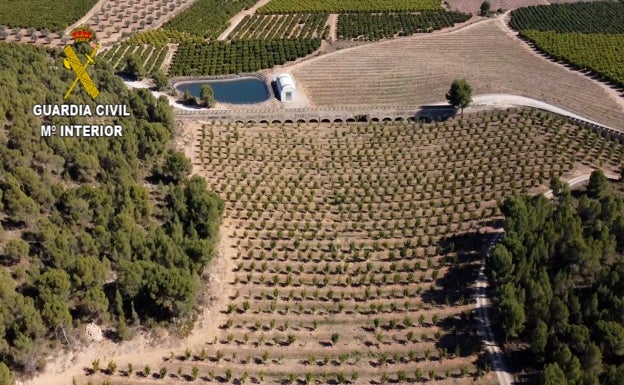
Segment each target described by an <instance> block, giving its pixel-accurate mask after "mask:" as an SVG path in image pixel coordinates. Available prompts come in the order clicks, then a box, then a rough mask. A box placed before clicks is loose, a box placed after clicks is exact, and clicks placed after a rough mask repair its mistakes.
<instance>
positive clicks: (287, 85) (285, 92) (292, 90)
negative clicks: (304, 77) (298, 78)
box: [275, 74, 297, 102]
mask: <svg viewBox="0 0 624 385" xmlns="http://www.w3.org/2000/svg"><path fill="white" fill-rule="evenodd" d="M275 85H276V86H277V92H278V93H279V97H280V100H281V101H282V102H292V101H293V100H295V96H296V95H297V88H296V87H295V82H294V81H293V79H292V77H291V76H290V75H288V74H282V75H277V77H276V78H275Z"/></svg>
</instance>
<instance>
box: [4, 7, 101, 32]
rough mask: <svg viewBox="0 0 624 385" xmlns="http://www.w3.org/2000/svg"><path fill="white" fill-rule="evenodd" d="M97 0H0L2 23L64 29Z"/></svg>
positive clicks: (15, 25)
mask: <svg viewBox="0 0 624 385" xmlns="http://www.w3.org/2000/svg"><path fill="white" fill-rule="evenodd" d="M96 2H97V1H96V0H85V1H78V2H76V1H71V0H59V1H42V0H20V1H19V2H15V1H0V25H5V26H9V27H19V28H28V27H33V28H37V29H44V28H45V29H50V30H63V29H65V28H67V27H68V26H70V25H71V24H72V23H74V22H75V21H76V20H78V19H80V18H81V17H82V16H84V15H85V14H86V13H87V11H89V9H91V7H93V6H94V5H95V3H96Z"/></svg>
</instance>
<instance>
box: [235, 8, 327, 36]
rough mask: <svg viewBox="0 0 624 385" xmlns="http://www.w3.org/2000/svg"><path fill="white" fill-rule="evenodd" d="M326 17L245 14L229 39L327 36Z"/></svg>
mask: <svg viewBox="0 0 624 385" xmlns="http://www.w3.org/2000/svg"><path fill="white" fill-rule="evenodd" d="M328 17H329V14H327V13H306V14H288V15H254V16H245V18H244V19H243V20H242V21H241V22H240V23H239V24H238V25H237V26H236V28H235V29H234V30H233V31H232V33H230V35H229V39H230V40H241V39H248V40H249V39H296V38H301V39H312V38H327V36H328V33H329V27H328V26H327V25H326V24H327V18H328Z"/></svg>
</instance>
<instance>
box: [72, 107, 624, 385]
mask: <svg viewBox="0 0 624 385" xmlns="http://www.w3.org/2000/svg"><path fill="white" fill-rule="evenodd" d="M183 124H184V127H185V130H191V133H192V134H193V135H194V137H195V140H194V145H193V151H192V155H193V158H194V159H193V161H194V165H195V171H197V172H199V173H200V174H202V175H204V176H205V177H206V178H207V180H208V182H209V185H210V186H209V188H210V189H212V190H214V191H216V192H218V193H219V195H220V196H221V197H223V199H224V200H225V201H226V212H225V216H226V217H225V219H224V225H223V228H222V234H223V239H222V244H221V246H222V247H223V246H225V248H224V249H223V248H222V252H223V255H222V256H221V258H227V259H229V261H228V262H227V265H230V266H231V267H232V268H231V270H230V271H229V272H227V273H226V275H224V276H225V277H228V278H227V282H226V283H225V284H226V285H227V287H226V289H225V293H226V294H227V295H228V296H229V297H228V300H227V302H225V303H223V305H222V306H223V307H222V308H220V309H219V310H220V311H221V313H222V314H221V315H219V316H217V317H214V318H212V319H210V320H204V322H218V324H217V325H215V326H218V331H217V332H216V335H214V334H207V335H204V336H203V339H201V338H198V337H197V336H195V337H194V338H193V339H192V340H188V341H187V345H186V348H184V347H182V348H181V349H179V350H176V351H174V352H172V353H171V354H169V353H168V351H164V352H163V350H164V349H161V350H160V352H161V353H164V354H162V356H163V357H164V358H163V359H161V360H158V361H149V359H147V360H142V359H141V356H140V355H138V354H135V356H134V358H132V359H129V360H128V361H127V362H126V361H123V362H120V361H118V360H116V358H115V356H108V357H100V358H101V360H100V366H101V368H106V364H107V362H108V361H109V360H111V359H112V360H113V363H114V364H115V368H114V370H113V374H112V375H107V374H104V372H105V371H103V372H102V373H97V374H95V375H92V376H90V378H88V380H90V381H93V382H94V383H99V382H101V381H103V380H109V381H111V383H114V384H126V383H141V384H158V383H163V380H162V379H160V377H161V373H164V377H166V379H167V380H166V382H167V383H178V382H179V383H187V382H188V383H203V382H205V381H211V382H228V383H229V382H233V383H246V382H250V381H251V382H252V383H262V384H274V383H291V384H294V383H297V381H299V383H310V384H314V383H328V382H330V383H332V382H333V383H353V384H380V383H386V382H398V383H415V382H427V383H435V384H470V383H477V384H494V383H495V382H496V381H495V378H494V377H493V376H492V374H486V375H485V376H482V374H484V373H483V372H482V371H481V369H480V367H482V366H481V365H480V364H479V363H478V362H479V361H478V360H479V359H480V358H482V357H481V353H480V351H481V349H480V347H479V346H480V344H479V341H480V338H481V337H480V336H479V335H478V333H477V330H478V328H477V324H476V322H475V320H474V317H475V314H474V311H473V309H474V306H475V305H474V302H473V300H472V299H471V295H472V294H473V287H472V284H473V283H474V280H475V278H476V268H477V266H478V262H479V260H480V258H481V255H480V251H481V249H482V247H483V246H484V245H485V242H484V239H483V238H481V237H480V236H478V235H476V232H478V231H480V230H483V229H486V228H488V227H490V226H492V225H493V222H492V220H495V219H497V218H499V216H498V214H497V209H496V204H497V202H498V201H500V199H501V198H502V197H504V196H506V195H509V194H518V193H522V192H536V191H539V190H542V191H543V190H544V189H546V187H545V185H546V184H547V183H548V181H549V179H550V177H551V175H562V174H566V175H570V174H573V173H574V172H575V170H579V169H586V168H587V167H588V166H589V165H591V164H594V165H603V166H604V167H605V168H606V169H613V168H616V167H617V166H618V165H619V164H621V161H622V157H623V156H624V152H623V151H624V148H623V146H622V145H621V144H620V143H619V142H616V141H612V140H610V139H605V138H602V137H601V136H600V135H598V134H596V133H595V132H593V131H589V130H587V129H584V128H581V127H577V126H573V125H571V124H568V123H567V122H566V120H564V119H562V118H558V117H555V116H552V115H549V114H545V113H540V112H537V111H534V110H524V111H520V112H515V111H510V112H505V111H503V112H500V111H496V112H488V113H483V112H482V113H480V114H479V115H478V116H477V115H474V116H468V117H467V119H466V120H465V121H463V122H461V121H459V120H456V121H450V122H446V123H441V124H425V125H423V124H419V123H404V122H397V123H393V122H387V123H385V122H382V123H370V124H369V123H360V124H356V123H353V124H344V123H334V124H321V125H319V124H296V123H295V124H284V125H282V124H275V125H271V126H269V127H266V126H255V125H243V124H234V123H220V122H193V121H190V120H189V121H185V122H184V123H183ZM156 352H158V351H155V352H151V353H149V354H151V355H152V357H153V356H154V355H157V354H154V353H156ZM128 363H131V364H132V370H131V373H130V376H129V377H127V376H126V371H127V370H128V369H127V367H128V366H127V364H128ZM146 365H148V366H147V367H146ZM317 381H319V382H317ZM84 382H86V379H84V378H83V381H82V383H84Z"/></svg>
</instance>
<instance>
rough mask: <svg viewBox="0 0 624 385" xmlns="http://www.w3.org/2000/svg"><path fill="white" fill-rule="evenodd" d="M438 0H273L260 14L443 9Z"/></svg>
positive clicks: (261, 9) (260, 10) (259, 10)
mask: <svg viewBox="0 0 624 385" xmlns="http://www.w3.org/2000/svg"><path fill="white" fill-rule="evenodd" d="M441 10H443V9H442V6H441V4H440V2H439V1H436V0H271V1H270V2H269V3H268V4H266V5H264V6H262V7H260V9H258V13H259V14H271V13H305V12H327V13H345V12H389V11H397V12H400V11H441Z"/></svg>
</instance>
